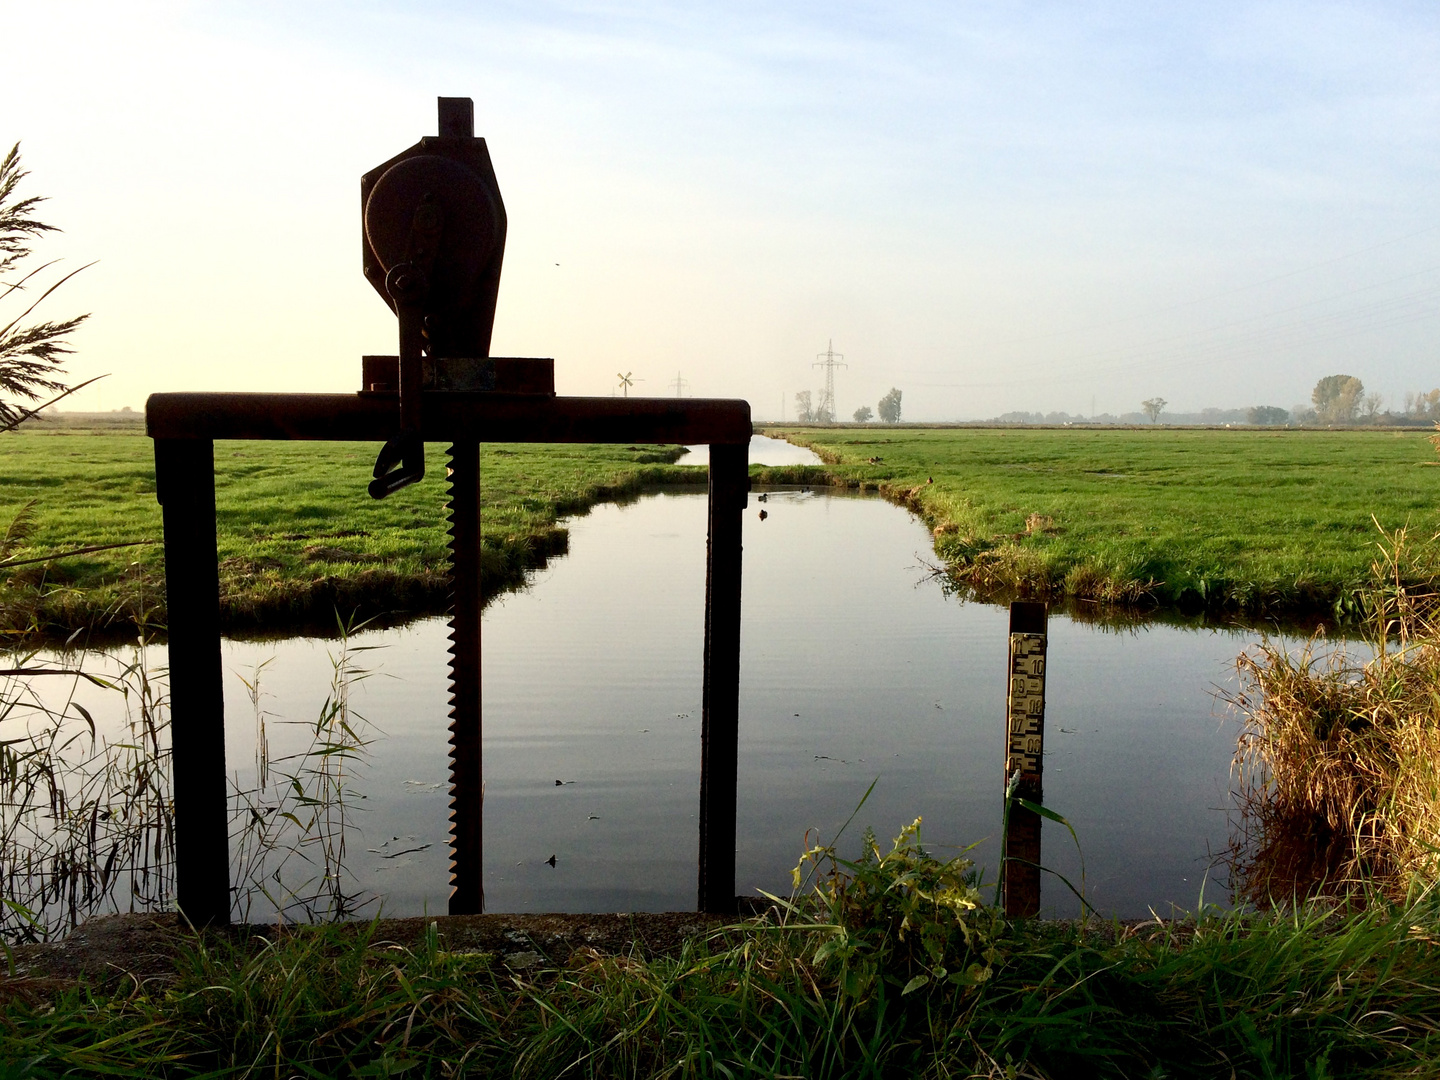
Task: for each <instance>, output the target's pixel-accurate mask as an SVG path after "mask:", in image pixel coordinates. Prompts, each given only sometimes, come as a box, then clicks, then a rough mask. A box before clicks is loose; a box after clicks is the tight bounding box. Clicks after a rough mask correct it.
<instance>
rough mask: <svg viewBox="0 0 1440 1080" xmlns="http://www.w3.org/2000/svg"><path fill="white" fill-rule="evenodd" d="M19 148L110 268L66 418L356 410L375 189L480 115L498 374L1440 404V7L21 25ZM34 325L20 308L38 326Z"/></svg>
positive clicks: (84, 259)
mask: <svg viewBox="0 0 1440 1080" xmlns="http://www.w3.org/2000/svg"><path fill="white" fill-rule="evenodd" d="M6 24H7V37H8V38H9V39H10V40H11V41H12V42H26V43H27V44H26V47H24V48H23V49H20V48H12V49H11V50H9V51H8V52H7V58H6V76H7V81H8V86H7V89H6V93H5V95H4V97H3V100H0V141H3V142H5V143H6V145H7V146H8V145H9V144H10V143H12V142H14V141H16V140H19V141H20V143H21V151H22V153H23V155H24V162H25V165H26V167H27V168H28V169H29V170H30V174H31V175H30V177H29V178H28V180H27V181H26V185H27V186H26V187H25V188H24V189H23V190H24V192H25V193H31V194H43V195H46V196H47V197H48V200H49V201H48V202H46V203H45V204H44V206H43V216H44V217H45V218H46V220H48V221H50V222H51V223H53V224H55V225H57V226H59V227H60V228H62V229H63V230H64V232H63V234H60V235H55V236H51V237H49V238H47V239H45V240H44V241H43V242H42V243H41V244H40V245H39V248H38V251H37V254H38V255H39V256H43V257H47V258H50V257H58V258H63V259H64V260H65V261H64V263H63V264H62V266H63V267H65V268H74V267H76V266H80V265H82V264H84V263H88V262H90V261H92V260H95V261H96V263H95V265H94V266H92V267H90V268H89V269H87V270H85V271H84V272H83V273H81V274H79V275H78V276H77V277H75V278H74V279H73V280H71V281H70V282H69V283H67V284H66V285H65V286H64V287H63V288H62V289H61V290H59V291H58V292H56V293H55V294H54V295H53V296H52V297H51V298H50V299H49V300H47V301H46V305H45V307H44V308H42V309H41V310H42V312H46V313H48V314H49V315H50V316H52V317H60V316H63V315H69V314H72V313H75V312H79V311H89V312H91V313H92V316H91V318H90V320H89V322H88V323H86V324H85V325H84V326H83V327H82V329H81V330H80V331H79V332H78V333H77V334H76V336H75V339H74V343H75V345H76V347H77V352H76V354H75V356H74V357H73V359H72V362H71V364H70V368H69V370H70V373H71V375H72V376H73V377H74V378H75V379H77V380H78V379H81V378H88V377H90V376H92V375H99V374H106V376H107V377H106V378H105V379H103V380H102V381H101V382H99V383H97V384H95V386H94V387H92V388H89V389H86V390H84V391H82V392H81V393H79V394H77V395H75V396H74V397H73V398H71V399H70V403H71V407H74V408H82V409H100V410H109V409H118V408H122V407H131V408H135V409H140V408H143V406H144V402H145V398H146V396H147V395H149V394H150V393H153V392H157V391H174V390H255V391H329V392H333V391H348V390H351V389H356V388H358V386H359V379H360V370H359V369H360V356H361V355H362V354H365V353H385V352H392V353H393V352H394V351H395V350H396V344H395V342H396V329H395V322H394V317H393V316H392V315H391V313H390V312H389V309H388V308H386V307H385V305H384V304H383V303H382V302H381V300H380V299H379V298H378V297H377V296H376V295H375V293H374V291H373V290H372V289H371V288H370V286H369V285H368V284H367V283H366V281H365V280H364V278H363V277H362V276H361V266H360V244H359V239H360V237H359V231H360V200H359V198H358V194H359V178H360V176H361V174H362V173H364V172H365V171H367V170H368V169H370V168H372V167H374V166H375V165H378V164H379V163H381V162H383V161H385V160H386V159H388V158H389V157H391V156H392V155H394V154H395V153H398V152H399V151H400V150H403V149H405V148H406V147H408V146H410V145H411V144H412V143H414V142H415V141H416V140H417V139H419V138H420V137H421V136H423V135H427V134H431V133H433V132H434V130H435V123H436V105H435V98H436V97H437V96H439V95H446V96H457V97H461V96H463V97H471V98H473V99H474V101H475V117H476V133H477V134H479V135H482V136H484V137H485V139H486V140H487V144H488V147H489V151H490V155H491V159H492V161H493V162H494V165H495V171H496V174H497V177H498V179H499V183H500V188H501V192H502V195H503V198H504V202H505V206H506V210H507V214H508V218H509V231H508V239H507V247H506V252H505V262H504V270H503V274H502V279H501V285H500V297H499V306H498V309H497V314H496V322H495V334H494V339H493V342H492V350H491V351H492V353H493V354H494V355H501V356H504V355H509V356H550V357H554V359H555V371H556V384H557V390H558V391H559V392H560V393H562V394H584V395H608V394H611V393H614V392H616V388H617V384H618V375H619V374H620V373H622V372H632V373H633V379H634V381H635V387H634V392H637V393H640V394H645V395H667V396H668V395H673V394H675V393H676V386H675V380H676V378H677V376H679V377H680V378H681V379H683V384H682V389H683V392H684V393H686V394H689V395H693V396H697V397H744V398H747V399H748V400H749V401H750V402H751V405H752V409H753V411H754V415H755V416H756V417H757V418H762V419H778V418H780V417H781V416H782V409H783V410H784V415H786V416H789V417H792V418H793V416H794V404H793V400H794V394H795V393H796V392H797V391H802V390H810V391H811V392H812V393H816V394H818V391H819V388H820V387H821V385H822V382H823V374H822V372H821V371H820V370H819V369H816V368H815V367H814V366H813V365H814V363H815V360H816V357H817V355H818V354H821V353H824V352H825V351H826V349H827V348H828V347H829V345H830V343H831V342H833V345H834V350H835V351H836V352H837V353H839V354H842V355H843V357H844V361H845V364H846V365H847V366H846V367H844V368H842V369H839V370H838V371H837V372H836V375H835V380H836V404H837V408H838V411H839V413H840V415H841V416H842V418H843V417H848V416H849V414H850V413H851V412H852V411H853V410H854V409H855V408H856V407H858V406H860V405H864V404H869V405H870V406H871V407H872V408H873V407H874V405H875V403H876V401H877V400H878V399H879V397H880V396H881V395H882V394H884V393H885V392H886V391H887V390H889V389H890V388H891V387H898V388H900V389H901V390H902V392H903V395H904V396H903V409H904V413H903V415H904V417H905V419H907V420H955V419H975V418H984V417H989V416H995V415H998V414H999V413H1002V412H1005V411H1009V410H1038V411H1042V412H1048V411H1052V410H1062V411H1066V412H1070V413H1075V414H1084V415H1089V414H1091V413H1093V412H1097V411H1098V412H1112V413H1120V412H1127V411H1133V410H1136V409H1138V408H1139V405H1140V402H1141V401H1142V400H1143V399H1146V398H1151V397H1155V396H1160V397H1163V398H1165V399H1166V400H1167V401H1168V402H1169V403H1170V404H1169V407H1170V409H1171V410H1172V411H1195V410H1199V409H1202V408H1206V407H1220V408H1230V407H1244V406H1248V405H1256V404H1268V405H1278V406H1280V407H1282V408H1290V407H1292V406H1294V405H1296V404H1299V403H1303V402H1307V401H1308V399H1309V395H1310V391H1311V388H1312V387H1313V386H1314V384H1315V382H1316V381H1317V380H1318V379H1319V378H1320V377H1322V376H1324V375H1329V374H1335V373H1345V374H1351V375H1355V376H1358V377H1359V378H1361V379H1362V380H1363V381H1364V383H1365V386H1366V388H1367V389H1368V390H1371V391H1374V392H1378V393H1380V394H1381V395H1382V396H1383V398H1384V399H1385V402H1386V404H1388V405H1392V406H1399V405H1400V404H1401V402H1402V399H1403V396H1404V394H1405V393H1406V392H1407V391H1411V390H1421V389H1426V390H1428V389H1430V388H1431V387H1434V386H1437V385H1440V334H1437V331H1440V215H1437V213H1436V210H1437V207H1440V5H1436V4H1435V3H1434V2H1433V0H1425V2H1414V3H1406V2H1386V0H1369V2H1366V3H1326V2H1324V0H1305V2H1295V3H1245V2H1226V0H1218V2H1206V3H1184V2H1177V3H1166V4H1155V3H1149V2H1146V3H1139V2H1135V3H1129V2H1111V3H1099V2H1083V0H1082V2H1064V3H1060V2H1055V3H1046V2H1034V3H991V2H966V0H951V2H948V3H937V4H927V3H908V4H907V3H852V2H834V0H832V2H830V3H825V4H820V3H784V2H771V3H758V4H752V3H747V2H744V0H740V2H727V3H724V4H713V3H684V4H680V3H676V4H669V5H666V4H649V3H642V2H637V3H548V2H545V0H526V2H522V3H490V2H483V0H481V2H466V3H459V2H456V3H444V2H435V3H410V4H398V3H378V2H371V3H360V2H356V3H332V2H326V0H316V2H312V3H304V2H296V0H289V2H284V3H278V2H277V3H271V2H268V0H253V2H246V3H203V2H178V0H177V2H173V3H151V2H146V0H132V2H127V3H125V4H115V3H113V2H107V3H72V2H68V0H45V2H43V3H40V2H35V0H32V2H30V3H28V4H23V5H22V4H20V3H14V2H12V3H10V4H7V5H6ZM12 314H13V312H12Z"/></svg>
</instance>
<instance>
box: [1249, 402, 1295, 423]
mask: <svg viewBox="0 0 1440 1080" xmlns="http://www.w3.org/2000/svg"><path fill="white" fill-rule="evenodd" d="M1245 422H1246V423H1247V424H1256V425H1267V426H1268V425H1274V424H1288V423H1289V422H1290V414H1289V413H1288V412H1287V411H1286V410H1284V409H1281V408H1278V407H1277V406H1275V405H1252V406H1251V407H1250V408H1248V409H1246V410H1245Z"/></svg>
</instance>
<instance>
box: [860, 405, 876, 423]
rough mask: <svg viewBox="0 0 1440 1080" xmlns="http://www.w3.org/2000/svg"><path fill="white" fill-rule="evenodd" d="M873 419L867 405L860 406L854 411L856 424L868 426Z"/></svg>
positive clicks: (872, 414) (873, 415)
mask: <svg viewBox="0 0 1440 1080" xmlns="http://www.w3.org/2000/svg"><path fill="white" fill-rule="evenodd" d="M874 417H875V414H874V413H873V412H871V411H870V406H869V405H861V406H860V407H859V408H858V409H856V410H855V422H856V423H857V424H868V423H869V422H870V421H871V420H872V419H874Z"/></svg>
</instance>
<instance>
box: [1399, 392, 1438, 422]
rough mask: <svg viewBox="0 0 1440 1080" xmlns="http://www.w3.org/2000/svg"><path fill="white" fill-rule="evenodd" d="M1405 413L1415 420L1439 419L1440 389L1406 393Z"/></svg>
mask: <svg viewBox="0 0 1440 1080" xmlns="http://www.w3.org/2000/svg"><path fill="white" fill-rule="evenodd" d="M1405 415H1406V416H1409V417H1413V418H1414V419H1416V420H1440V389H1436V390H1429V391H1425V390H1420V391H1417V392H1414V393H1407V394H1406V395H1405Z"/></svg>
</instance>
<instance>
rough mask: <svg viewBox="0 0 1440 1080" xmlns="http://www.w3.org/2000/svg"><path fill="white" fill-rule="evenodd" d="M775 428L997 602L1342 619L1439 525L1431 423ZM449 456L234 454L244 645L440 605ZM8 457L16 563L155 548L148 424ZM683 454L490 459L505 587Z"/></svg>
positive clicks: (96, 601) (65, 576) (105, 562)
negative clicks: (905, 521) (1384, 541)
mask: <svg viewBox="0 0 1440 1080" xmlns="http://www.w3.org/2000/svg"><path fill="white" fill-rule="evenodd" d="M769 430H770V432H771V433H772V434H784V435H785V436H786V437H787V438H790V439H791V440H792V441H795V442H799V443H804V444H806V445H810V446H813V447H814V448H815V449H816V450H817V451H818V452H819V453H820V454H821V456H822V457H824V458H825V459H826V460H827V461H828V462H830V463H831V464H829V465H828V466H826V467H824V468H818V467H808V468H797V469H790V470H767V469H758V468H757V469H756V470H755V474H756V478H757V480H761V481H771V482H783V481H786V480H804V481H805V482H809V483H839V484H848V485H851V486H863V487H866V488H869V489H872V490H878V491H881V492H883V493H884V494H885V495H887V496H888V497H890V498H891V499H893V500H895V501H897V502H900V503H902V504H904V505H906V506H909V507H910V508H912V509H914V510H915V511H916V512H918V513H919V514H920V515H921V516H922V517H923V518H924V519H925V521H926V522H927V523H928V524H929V525H930V527H931V528H932V529H934V530H936V533H935V536H936V551H937V554H938V556H939V557H940V559H941V560H942V561H943V562H944V563H945V565H946V566H947V568H948V569H949V571H950V573H951V576H952V578H953V579H954V580H955V581H956V582H957V583H959V584H961V585H963V586H964V587H967V588H969V589H972V590H974V591H975V592H976V593H978V594H979V595H982V596H985V597H988V598H992V599H1003V598H1005V597H1007V596H1009V595H1014V594H1016V593H1019V592H1027V593H1029V594H1032V595H1039V596H1043V597H1046V598H1049V599H1051V600H1062V599H1067V598H1068V599H1070V600H1073V601H1077V602H1079V603H1080V604H1081V606H1082V607H1083V606H1084V604H1085V603H1087V602H1095V603H1098V604H1100V605H1105V604H1115V603H1119V604H1126V605H1138V606H1141V607H1159V608H1162V609H1167V610H1175V609H1178V610H1180V611H1192V612H1193V611H1201V610H1209V611H1232V612H1240V613H1243V614H1247V615H1250V616H1260V615H1268V614H1300V615H1311V616H1313V615H1320V616H1322V617H1325V618H1346V617H1348V616H1349V615H1351V614H1353V609H1354V593H1355V590H1356V589H1357V588H1358V587H1360V586H1361V585H1363V584H1364V583H1365V581H1366V580H1367V578H1368V576H1369V567H1370V563H1371V560H1372V557H1373V554H1374V542H1375V541H1376V540H1377V539H1378V538H1379V534H1378V532H1377V531H1376V528H1375V523H1374V521H1372V520H1371V516H1372V515H1374V517H1375V518H1376V519H1378V520H1379V522H1380V523H1381V524H1382V525H1384V526H1387V527H1390V528H1394V527H1396V526H1399V525H1403V524H1405V523H1407V522H1408V523H1409V524H1410V525H1411V527H1412V531H1413V532H1414V533H1429V532H1433V531H1434V530H1435V528H1436V526H1437V523H1440V518H1437V512H1436V500H1435V495H1436V489H1437V486H1440V470H1437V469H1433V468H1430V467H1428V465H1429V464H1430V463H1431V462H1433V461H1434V459H1435V455H1434V453H1433V451H1432V450H1431V448H1430V446H1429V443H1428V442H1427V440H1426V435H1425V433H1424V432H1416V431H1413V430H1409V431H1385V430H1379V431H1376V430H1348V431H1259V430H1237V431H1225V430H1192V429H1170V428H1158V429H1155V430H1133V429H1129V430H1122V429H1098V430H1085V429H1074V428H1072V429H994V428H989V429H986V428H948V429H935V428H889V427H871V428H829V429H818V428H809V429H793V428H792V429H769ZM443 449H444V448H443V447H441V446H432V447H431V448H430V454H429V457H430V466H429V467H430V478H429V479H427V480H426V482H425V483H423V484H420V485H417V486H415V487H411V488H407V489H405V490H403V491H401V492H399V493H398V494H396V495H394V496H392V497H391V498H389V499H387V500H384V501H382V502H375V501H373V500H371V499H370V498H369V497H368V496H367V495H366V494H365V484H366V482H367V481H368V479H369V475H370V467H371V464H372V462H373V458H374V453H375V447H374V446H373V445H370V444H345V443H256V442H251V443H219V444H217V446H216V467H217V474H218V475H217V498H218V503H219V544H220V558H221V582H222V593H223V600H222V617H223V619H224V620H225V624H226V626H227V628H228V629H230V630H232V631H236V630H245V629H252V628H253V629H262V628H269V629H273V630H288V629H297V628H312V629H313V628H324V627H332V626H333V625H334V617H335V613H336V611H337V610H338V611H340V612H341V613H342V614H345V615H347V616H348V615H350V614H351V613H353V612H356V611H358V612H359V613H360V614H361V615H362V616H372V615H382V616H386V617H393V618H403V617H405V616H407V615H414V614H421V613H435V612H438V611H441V610H443V609H444V604H445V595H446V580H445V574H446V555H445V548H444V534H443V531H442V527H441V506H442V503H443V501H444V497H445V485H444V482H443V473H442V469H443V459H444V456H443ZM0 453H3V463H4V464H3V468H0V530H3V529H4V528H5V527H6V525H7V524H8V523H10V522H11V521H12V520H13V519H14V518H15V515H16V514H17V513H19V512H20V511H21V509H22V508H23V507H24V506H25V505H26V504H27V503H28V502H29V501H30V500H32V499H33V500H35V504H34V514H35V528H34V531H33V533H32V534H31V535H30V536H29V537H28V538H26V539H24V540H23V541H21V542H20V543H18V544H11V545H10V550H8V551H5V550H0V561H3V560H4V559H6V558H9V559H24V558H26V557H27V556H29V557H35V558H39V557H41V556H42V555H46V554H48V553H52V552H56V551H65V550H73V549H75V548H80V547H90V546H97V545H103V544H118V543H126V542H131V541H137V540H158V539H159V537H160V533H161V530H160V510H159V507H158V505H157V504H156V502H155V492H154V471H153V466H152V459H151V445H150V441H149V440H148V439H147V438H145V437H144V436H143V433H142V430H141V428H140V426H139V424H138V422H135V421H131V422H130V423H129V426H128V427H127V426H126V425H125V424H123V423H119V422H116V423H111V424H108V425H104V426H93V427H82V426H76V425H70V426H61V427H54V428H46V427H39V426H34V425H32V426H30V427H27V428H22V429H20V430H19V431H16V432H12V433H10V434H8V435H6V436H4V438H3V441H0ZM673 455H674V450H673V448H670V449H667V448H661V447H620V446H614V447H604V446H546V447H541V446H530V445H510V446H497V445H493V444H492V445H487V446H486V447H485V448H484V450H483V458H482V466H481V469H482V480H481V483H482V498H483V500H484V515H483V516H484V552H483V559H484V562H483V573H484V579H485V582H486V588H487V590H488V591H490V592H494V591H497V590H500V589H504V588H508V587H511V586H513V585H515V584H517V583H518V582H519V581H521V580H522V579H523V574H524V571H525V569H526V568H529V567H534V566H536V565H538V564H539V562H540V561H541V560H543V558H544V557H545V556H546V555H548V554H551V553H554V552H556V551H560V550H563V549H564V545H565V532H564V529H563V527H562V526H560V524H559V518H560V517H561V516H563V515H564V514H567V513H574V512H577V511H580V510H583V509H584V508H585V507H587V506H589V505H591V504H593V503H594V502H596V501H599V500H602V499H607V498H613V497H616V496H619V495H623V494H626V493H633V492H636V491H638V490H640V489H641V488H642V487H644V486H646V485H649V484H656V483H662V482H663V483H677V482H678V483H695V484H703V483H704V473H703V472H702V471H701V470H699V469H697V468H693V467H686V466H678V467H677V466H672V465H669V464H667V463H668V462H669V461H671V460H673ZM872 459H876V460H872ZM0 535H3V533H0ZM162 569H163V563H162V559H161V552H160V548H159V546H158V545H156V544H150V545H148V546H138V547H125V548H117V549H114V550H110V551H105V552H96V553H92V554H88V555H77V556H72V557H68V558H63V559H57V560H49V561H44V562H35V563H32V564H30V565H25V566H15V565H12V566H11V568H10V569H8V570H6V569H4V568H0V575H6V576H5V577H0V601H3V603H0V610H3V612H4V620H5V621H4V625H3V627H0V629H4V630H9V631H15V630H21V629H24V628H26V627H28V626H31V625H39V626H42V627H44V628H46V629H47V630H48V631H49V633H50V634H51V635H52V636H53V635H54V634H57V633H58V634H61V635H64V634H66V633H68V632H69V631H71V630H73V629H74V628H77V627H82V626H99V627H104V626H107V625H109V626H113V627H128V626H129V625H131V623H132V622H133V619H134V617H135V613H136V612H140V611H146V610H149V611H151V612H152V615H153V618H154V619H155V620H156V621H158V622H162V623H163V619H164V616H163V588H162V584H163V573H162Z"/></svg>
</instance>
